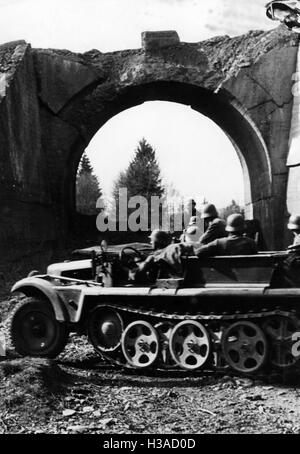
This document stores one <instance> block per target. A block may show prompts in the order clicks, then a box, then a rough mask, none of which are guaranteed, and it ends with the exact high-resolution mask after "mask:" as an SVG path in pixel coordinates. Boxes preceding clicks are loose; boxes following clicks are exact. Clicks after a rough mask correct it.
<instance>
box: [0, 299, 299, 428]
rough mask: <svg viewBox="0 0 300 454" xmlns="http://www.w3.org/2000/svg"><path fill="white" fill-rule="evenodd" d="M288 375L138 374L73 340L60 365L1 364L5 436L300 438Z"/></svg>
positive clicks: (294, 383)
mask: <svg viewBox="0 0 300 454" xmlns="http://www.w3.org/2000/svg"><path fill="white" fill-rule="evenodd" d="M11 304H13V302H9V301H7V300H6V301H3V302H2V312H3V314H4V316H3V319H4V318H5V316H6V315H7V313H8V312H9V308H10V306H11ZM3 319H2V321H3ZM283 378H284V377H283V376H282V375H278V376H274V375H272V376H268V377H266V378H265V379H264V380H262V379H249V378H241V377H234V376H229V375H226V376H224V375H223V376H218V377H216V376H213V375H205V374H204V375H197V376H187V375H185V374H183V373H178V372H176V373H174V375H173V376H168V375H166V374H162V373H161V374H159V375H157V374H155V375H154V374H151V373H148V374H145V373H139V374H136V373H133V372H131V371H123V370H120V369H116V368H113V367H112V366H107V365H105V364H104V363H103V362H102V361H101V359H100V358H99V356H97V354H96V353H94V351H93V348H92V346H91V345H90V344H89V343H88V341H87V339H86V337H85V336H81V337H79V336H74V335H73V336H71V337H70V340H69V343H68V345H67V346H66V348H65V350H64V351H63V353H62V354H61V355H60V356H59V357H58V358H57V359H55V360H44V359H29V358H18V357H16V355H15V354H13V352H10V351H8V357H7V358H3V359H2V360H0V434H11V433H13V434H38V433H47V434H78V433H81V434H95V433H98V434H139V433H141V434H145V433H148V434H177V435H178V434H199V433H200V434H211V433H213V434H218V433H221V434H224V433H226V434H228V433H229V434H231V433H233V434H237V433H256V434H257V433H259V434H264V433H280V434H285V433H300V386H299V385H300V377H299V379H298V378H297V377H292V379H291V378H289V379H287V378H286V379H285V380H284V379H283Z"/></svg>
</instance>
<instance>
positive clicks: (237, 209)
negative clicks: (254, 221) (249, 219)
mask: <svg viewBox="0 0 300 454" xmlns="http://www.w3.org/2000/svg"><path fill="white" fill-rule="evenodd" d="M233 213H241V214H244V208H243V207H241V206H240V205H238V204H237V203H236V201H235V200H232V201H231V204H230V205H227V206H226V207H225V208H221V209H220V210H219V215H220V217H221V218H223V219H227V218H228V216H229V215H230V214H233Z"/></svg>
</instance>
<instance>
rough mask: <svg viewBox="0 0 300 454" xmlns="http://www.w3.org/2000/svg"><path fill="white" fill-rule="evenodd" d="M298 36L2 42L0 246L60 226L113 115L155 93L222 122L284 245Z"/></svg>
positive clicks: (277, 241) (56, 235) (36, 244)
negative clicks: (81, 165) (82, 45)
mask: <svg viewBox="0 0 300 454" xmlns="http://www.w3.org/2000/svg"><path fill="white" fill-rule="evenodd" d="M298 40H299V37H298V36H297V35H293V34H290V33H289V32H286V31H284V30H283V29H282V28H278V29H277V30H272V31H270V32H266V33H264V32H250V33H249V34H247V35H243V36H240V37H235V38H229V37H217V38H214V39H211V40H208V41H204V42H200V43H192V44H187V43H181V42H180V41H179V38H178V36H177V34H176V32H158V33H146V34H143V36H142V48H141V49H135V50H128V51H121V52H113V53H107V54H102V53H101V52H100V51H98V50H92V51H89V52H86V53H84V54H80V55H79V54H74V53H72V52H69V51H62V50H51V49H50V50H49V49H48V50H43V49H32V48H31V46H30V45H29V44H27V43H25V42H24V41H18V42H13V43H7V44H4V45H2V46H0V63H2V68H4V70H3V72H2V75H1V78H0V147H1V151H0V170H1V177H0V194H1V198H0V217H1V225H0V247H1V249H2V250H3V251H4V252H5V251H12V250H13V251H14V252H16V251H20V252H21V253H23V251H24V248H27V249H28V250H29V251H32V250H35V249H38V248H45V245H46V244H47V243H49V245H51V244H53V243H54V242H56V241H57V240H59V239H61V238H64V237H65V236H66V235H67V233H68V228H69V219H70V215H71V214H72V207H74V206H75V204H74V176H75V172H76V169H77V165H78V162H79V159H80V156H81V154H82V152H83V151H84V149H85V148H86V147H87V145H88V143H89V141H90V140H91V138H92V137H93V136H94V134H95V133H96V132H97V131H98V130H99V128H101V126H102V125H103V124H104V123H105V122H107V121H108V120H109V119H110V118H112V117H113V116H114V115H116V114H117V113H119V112H121V111H123V110H125V109H127V108H130V107H133V106H135V105H138V104H141V103H143V102H145V101H151V100H165V101H175V102H179V103H182V104H185V105H188V106H191V107H192V108H193V109H195V110H197V111H199V112H200V113H202V114H204V115H207V116H208V117H210V118H211V119H212V120H213V121H214V122H216V123H217V124H218V125H219V126H220V127H221V128H222V129H223V130H224V131H225V132H226V134H227V135H228V136H229V137H230V139H231V140H232V142H233V143H234V146H235V148H236V150H237V153H238V155H239V157H240V160H241V164H242V168H243V171H244V180H245V187H246V194H245V198H246V203H247V212H248V215H249V216H251V215H253V216H254V217H255V218H257V219H259V220H260V223H261V225H262V229H263V233H264V234H265V237H266V238H267V240H268V244H267V246H268V248H282V247H284V246H286V244H287V242H288V237H287V232H286V219H287V207H286V191H287V180H288V169H287V167H286V159H287V154H288V149H289V133H290V124H291V115H292V106H293V96H292V94H291V93H292V83H293V81H292V75H293V73H294V72H295V68H296V61H297V51H298ZM1 252H2V251H1ZM4 258H5V255H4V254H3V255H2V259H4Z"/></svg>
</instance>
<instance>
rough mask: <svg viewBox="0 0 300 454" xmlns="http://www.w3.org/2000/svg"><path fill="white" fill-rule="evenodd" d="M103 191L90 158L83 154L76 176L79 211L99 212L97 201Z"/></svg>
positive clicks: (86, 213) (83, 212) (90, 213)
mask: <svg viewBox="0 0 300 454" xmlns="http://www.w3.org/2000/svg"><path fill="white" fill-rule="evenodd" d="M101 195H102V191H101V189H100V186H99V181H98V178H97V177H96V175H94V173H93V167H92V165H91V163H90V160H89V158H88V157H87V155H86V154H85V153H84V154H83V155H82V158H81V161H80V164H79V167H78V172H77V178H76V207H77V211H78V212H79V213H81V214H85V215H93V214H97V209H96V202H97V200H98V198H99V197H101Z"/></svg>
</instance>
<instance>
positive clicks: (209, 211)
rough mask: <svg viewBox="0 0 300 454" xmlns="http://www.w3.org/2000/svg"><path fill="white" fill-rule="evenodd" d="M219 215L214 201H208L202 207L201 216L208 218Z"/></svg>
mask: <svg viewBox="0 0 300 454" xmlns="http://www.w3.org/2000/svg"><path fill="white" fill-rule="evenodd" d="M216 217H218V212H217V209H216V207H215V205H213V204H212V203H206V204H205V205H203V207H202V213H201V218H202V219H206V218H216Z"/></svg>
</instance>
